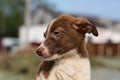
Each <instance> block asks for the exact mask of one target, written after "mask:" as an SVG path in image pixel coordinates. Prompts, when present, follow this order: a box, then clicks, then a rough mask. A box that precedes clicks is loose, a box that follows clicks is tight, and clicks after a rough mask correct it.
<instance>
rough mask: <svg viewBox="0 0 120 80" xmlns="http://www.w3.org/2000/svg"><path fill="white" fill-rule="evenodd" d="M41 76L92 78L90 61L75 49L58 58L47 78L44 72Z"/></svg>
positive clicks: (57, 79)
mask: <svg viewBox="0 0 120 80" xmlns="http://www.w3.org/2000/svg"><path fill="white" fill-rule="evenodd" d="M39 78H41V80H90V63H89V60H88V59H87V58H81V57H80V56H79V55H78V53H77V50H75V49H74V50H71V51H69V52H67V53H65V55H64V56H62V57H61V58H60V59H57V60H56V63H55V65H54V67H53V69H52V70H51V72H50V75H49V77H48V78H47V79H45V78H44V76H43V75H42V73H40V76H39ZM37 80H39V79H37Z"/></svg>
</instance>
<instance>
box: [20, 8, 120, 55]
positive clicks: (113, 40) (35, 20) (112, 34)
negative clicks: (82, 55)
mask: <svg viewBox="0 0 120 80" xmlns="http://www.w3.org/2000/svg"><path fill="white" fill-rule="evenodd" d="M60 14H62V12H57V11H55V10H53V9H50V8H47V7H44V6H38V7H37V8H36V9H35V10H34V11H33V12H32V13H31V17H30V18H31V25H29V28H27V33H28V35H27V37H26V36H25V34H26V27H25V25H23V26H21V27H20V29H19V32H20V33H19V41H20V45H24V44H25V42H26V40H27V41H28V42H29V43H30V44H36V43H40V42H42V41H43V39H44V37H43V33H44V32H45V30H46V28H47V25H48V23H49V22H50V21H51V20H53V19H54V18H56V17H57V16H58V15H60ZM71 15H73V16H76V17H85V18H87V19H88V20H90V21H91V22H92V23H93V24H94V25H96V26H97V29H98V31H99V37H94V36H92V35H87V37H88V47H89V52H90V53H92V55H110V56H114V55H120V37H119V36H120V22H117V21H111V20H107V19H103V18H99V17H93V16H86V15H75V14H71ZM26 38H27V39H26Z"/></svg>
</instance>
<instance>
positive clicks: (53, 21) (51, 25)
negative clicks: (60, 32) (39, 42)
mask: <svg viewBox="0 0 120 80" xmlns="http://www.w3.org/2000/svg"><path fill="white" fill-rule="evenodd" d="M55 21H56V19H53V20H52V21H51V23H50V24H49V26H48V32H50V27H51V26H52V24H53V23H54V22H55Z"/></svg>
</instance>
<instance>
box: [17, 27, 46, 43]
mask: <svg viewBox="0 0 120 80" xmlns="http://www.w3.org/2000/svg"><path fill="white" fill-rule="evenodd" d="M46 28H47V25H32V26H29V27H28V28H27V29H26V27H25V26H21V27H20V29H19V42H20V45H24V44H25V43H26V42H28V43H31V42H38V43H40V42H42V41H43V40H44V37H43V34H44V32H45V30H46Z"/></svg>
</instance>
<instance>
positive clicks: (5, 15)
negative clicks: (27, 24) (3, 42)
mask: <svg viewBox="0 0 120 80" xmlns="http://www.w3.org/2000/svg"><path fill="white" fill-rule="evenodd" d="M0 5H1V6H0V36H1V37H4V36H13V37H17V36H18V27H19V26H20V25H22V24H23V15H24V0H0Z"/></svg>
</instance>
